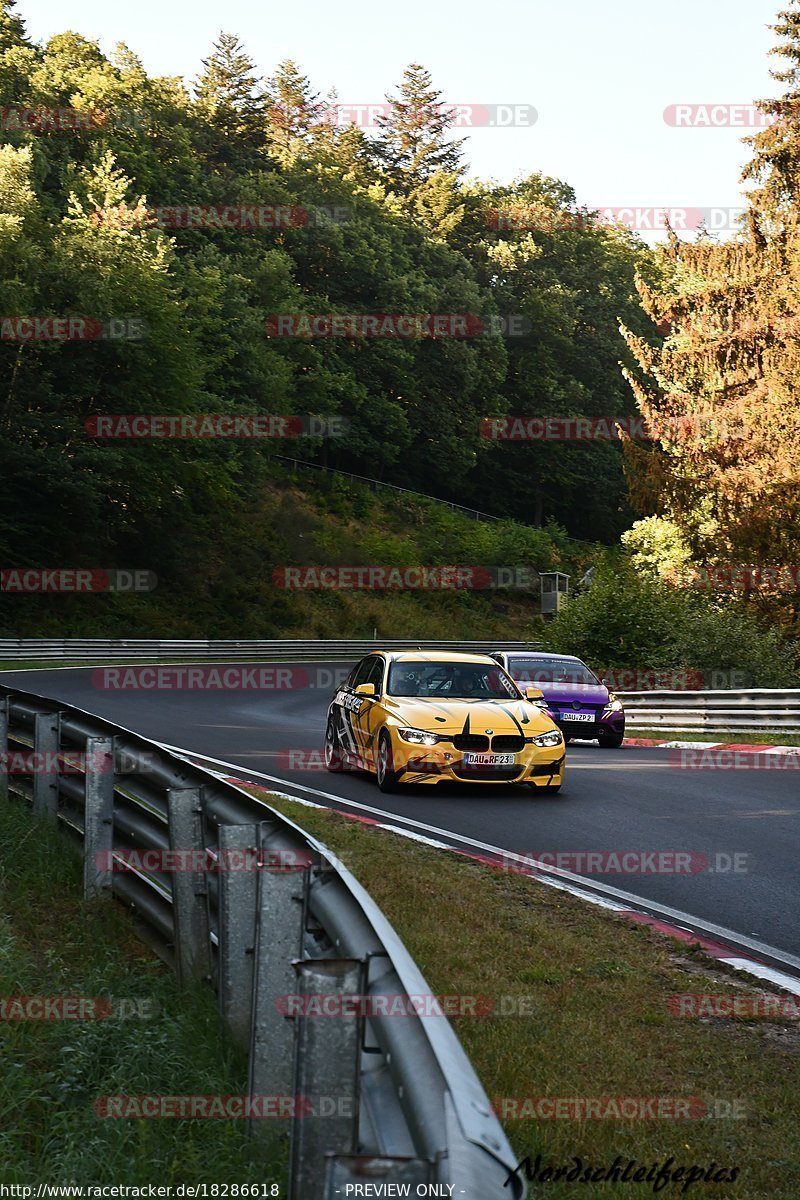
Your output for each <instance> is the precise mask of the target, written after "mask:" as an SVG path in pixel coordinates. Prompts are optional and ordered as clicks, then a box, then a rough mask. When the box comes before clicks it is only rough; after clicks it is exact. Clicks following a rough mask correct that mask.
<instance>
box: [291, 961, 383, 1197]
mask: <svg viewBox="0 0 800 1200" xmlns="http://www.w3.org/2000/svg"><path fill="white" fill-rule="evenodd" d="M294 968H295V970H296V972H297V976H298V985H299V986H298V999H297V1003H298V1008H299V1010H300V1015H299V1016H298V1017H296V1019H295V1020H296V1030H297V1032H296V1038H295V1061H294V1087H293V1091H292V1094H293V1096H294V1102H295V1106H296V1110H299V1111H296V1114H295V1119H294V1120H293V1121H292V1127H291V1138H290V1142H289V1200H309V1197H312V1196H315V1197H316V1196H322V1195H323V1194H324V1193H323V1188H324V1187H325V1156H326V1154H353V1153H355V1151H356V1150H357V1149H358V1108H359V1081H360V1068H361V1043H362V1040H363V1032H364V1016H363V1013H362V1012H361V1011H360V1008H361V1006H360V1004H358V1003H356V1004H353V1005H350V1006H348V1005H347V1004H346V1003H345V998H346V997H347V996H353V995H355V996H363V995H364V994H365V977H366V964H365V962H364V960H363V959H353V958H317V959H305V960H303V961H301V962H295V963H294ZM323 996H325V997H329V996H333V997H334V998H335V999H334V1005H335V1006H336V1007H339V1006H340V1011H341V1015H337V1016H323V1017H318V1016H314V1015H303V1011H304V1010H307V1009H308V1008H310V1006H311V1004H312V1003H313V1000H314V998H315V997H323Z"/></svg>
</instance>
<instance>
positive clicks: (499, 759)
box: [463, 754, 515, 767]
mask: <svg viewBox="0 0 800 1200" xmlns="http://www.w3.org/2000/svg"><path fill="white" fill-rule="evenodd" d="M514 762H515V759H514V755H513V754H465V755H464V758H463V763H464V766H466V767H513V765H514Z"/></svg>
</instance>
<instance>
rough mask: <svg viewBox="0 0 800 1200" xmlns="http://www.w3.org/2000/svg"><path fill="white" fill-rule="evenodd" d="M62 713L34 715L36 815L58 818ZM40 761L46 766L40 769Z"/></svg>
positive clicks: (34, 799)
mask: <svg viewBox="0 0 800 1200" xmlns="http://www.w3.org/2000/svg"><path fill="white" fill-rule="evenodd" d="M60 743H61V713H58V712H55V713H52V712H48V713H36V715H35V716H34V718H33V753H34V763H33V768H34V769H33V811H34V813H35V814H36V816H37V817H43V816H46V817H47V818H48V819H49V820H51V821H55V820H57V818H58V774H59V771H58V751H59V747H60ZM37 762H38V763H39V765H40V767H42V766H43V767H45V769H44V770H42V769H39V770H37Z"/></svg>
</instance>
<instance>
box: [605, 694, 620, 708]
mask: <svg viewBox="0 0 800 1200" xmlns="http://www.w3.org/2000/svg"><path fill="white" fill-rule="evenodd" d="M622 708H623V704H622V701H621V700H618V699H617V697H616V696H615V695H614V693H613V692H609V693H608V704H607V705H606V712H622Z"/></svg>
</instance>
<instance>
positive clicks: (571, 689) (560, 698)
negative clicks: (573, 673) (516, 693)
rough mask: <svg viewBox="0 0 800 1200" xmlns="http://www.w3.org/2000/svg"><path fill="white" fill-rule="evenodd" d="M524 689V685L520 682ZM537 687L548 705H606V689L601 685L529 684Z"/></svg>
mask: <svg viewBox="0 0 800 1200" xmlns="http://www.w3.org/2000/svg"><path fill="white" fill-rule="evenodd" d="M519 686H520V687H522V688H524V687H525V686H526V683H524V682H522V681H520V682H519ZM527 686H529V687H538V688H539V689H540V690H541V692H542V694H543V696H544V698H545V700H546V701H547V703H548V704H575V703H581V704H588V705H598V704H608V688H607V687H605V686H604V685H603V684H602V683H547V682H545V683H533V682H531V683H529V684H527Z"/></svg>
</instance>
